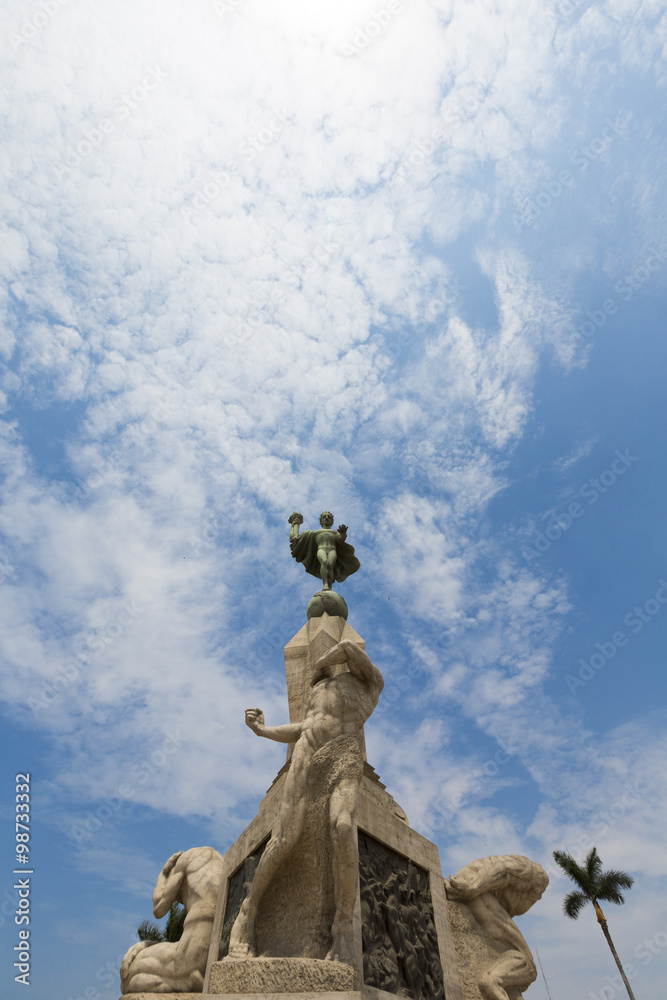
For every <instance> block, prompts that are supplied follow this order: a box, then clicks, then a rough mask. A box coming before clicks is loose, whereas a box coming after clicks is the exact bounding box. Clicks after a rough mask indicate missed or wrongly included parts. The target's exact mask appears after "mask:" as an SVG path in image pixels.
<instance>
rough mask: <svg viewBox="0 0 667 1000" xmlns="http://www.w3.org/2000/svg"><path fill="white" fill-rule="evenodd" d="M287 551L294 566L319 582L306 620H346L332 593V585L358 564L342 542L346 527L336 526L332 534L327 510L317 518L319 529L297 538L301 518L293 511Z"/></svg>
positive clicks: (344, 607) (340, 600)
mask: <svg viewBox="0 0 667 1000" xmlns="http://www.w3.org/2000/svg"><path fill="white" fill-rule="evenodd" d="M288 521H289V523H290V525H291V528H290V551H291V553H292V556H293V557H294V559H296V561H297V562H300V563H302V564H303V566H304V569H305V570H306V573H310V575H311V576H316V577H318V578H319V579H320V580H321V581H322V590H321V591H319V592H318V593H317V594H315V595H314V596H313V598H312V600H311V601H310V602H309V604H308V612H307V614H308V618H319V617H321V616H322V615H323V614H325V613H326V614H329V615H332V616H333V615H338V616H340V617H341V618H347V604H346V603H345V601H344V600H343V598H342V597H341V596H340V594H336V593H334V592H333V591H332V589H331V588H332V585H333V583H334V582H336V583H342V582H343V580H346V579H347V578H348V576H352V574H353V573H356V572H357V570H358V569H359V566H360V563H359V560H358V559H357V557H356V556H355V554H354V549H353V547H352V546H351V545H349V544H348V542H347V541H346V538H347V525H346V524H339V525H338V529H337V530H334V528H333V523H334V517H333V514H332V513H331V511H330V510H325V511H323V512H322V514H321V515H320V527H319V528H318V529H316V530H314V531H309V530H306V531H304V532H303V534H301V535H300V534H299V527H300V525H302V524H303V516H302V515H301V514H299V513H297V512H296V511H294V513H293V514H290V516H289V518H288Z"/></svg>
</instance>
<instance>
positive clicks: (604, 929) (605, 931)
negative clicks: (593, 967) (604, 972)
mask: <svg viewBox="0 0 667 1000" xmlns="http://www.w3.org/2000/svg"><path fill="white" fill-rule="evenodd" d="M594 905H595V909H596V912H597V911H598V910H599V913H598V922H599V924H600V927H601V928H602V933H603V934H604V936H605V937H606V939H607V944H608V945H609V947H610V948H611V953H612V955H613V956H614V961H615V962H616V965H617V966H618V971H619V972H620V973H621V977H622V979H623V982H624V983H625V988H626V990H627V991H628V996H629V997H630V1000H635V995H634V993H633V992H632V989H631V987H630V983H629V982H628V979H627V976H626V975H625V972H624V971H623V966H622V965H621V960H620V958H619V957H618V954H617V952H616V949H615V948H614V942H613V941H612V939H611V934H610V933H609V928H608V927H607V921H606V920H605V918H604V916H602V910H601V909H600V907H599V906H598V905H597V904H594ZM601 916H602V920H600V917H601Z"/></svg>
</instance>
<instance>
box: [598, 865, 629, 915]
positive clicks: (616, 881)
mask: <svg viewBox="0 0 667 1000" xmlns="http://www.w3.org/2000/svg"><path fill="white" fill-rule="evenodd" d="M634 881H635V880H634V879H633V877H632V875H627V874H626V873H625V872H619V871H614V870H611V871H606V872H603V874H602V877H601V879H600V881H599V882H598V884H597V891H596V893H595V894H596V896H597V897H598V899H604V900H605V901H606V902H608V903H616V905H617V906H620V905H621V904H622V903H624V902H625V898H624V896H623V893H622V892H621V889H630V888H631V887H632V886H633V885H634Z"/></svg>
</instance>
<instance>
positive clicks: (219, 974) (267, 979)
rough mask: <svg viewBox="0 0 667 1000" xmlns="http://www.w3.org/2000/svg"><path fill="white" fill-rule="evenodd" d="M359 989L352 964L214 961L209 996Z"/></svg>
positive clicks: (300, 960) (286, 960) (307, 960)
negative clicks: (210, 994)
mask: <svg viewBox="0 0 667 1000" xmlns="http://www.w3.org/2000/svg"><path fill="white" fill-rule="evenodd" d="M358 988H359V977H358V975H357V972H356V970H355V969H353V968H352V966H351V965H344V964H343V963H342V962H328V961H326V960H323V959H317V958H248V959H241V960H237V961H229V960H227V961H224V962H214V963H213V966H212V967H211V975H210V979H209V986H208V990H209V993H212V994H214V995H218V996H220V995H221V994H224V995H225V996H229V995H230V994H232V993H239V994H244V995H246V996H247V995H248V994H268V993H278V994H282V995H284V994H285V993H299V994H301V995H303V994H304V993H316V994H318V995H319V996H322V994H324V993H331V992H333V993H341V992H343V993H346V992H348V991H354V990H357V989H358Z"/></svg>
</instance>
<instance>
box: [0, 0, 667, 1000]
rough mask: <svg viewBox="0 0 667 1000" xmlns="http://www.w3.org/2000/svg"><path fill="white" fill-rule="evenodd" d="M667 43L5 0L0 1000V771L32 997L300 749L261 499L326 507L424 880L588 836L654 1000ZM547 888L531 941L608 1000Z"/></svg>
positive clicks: (565, 978)
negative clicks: (340, 537)
mask: <svg viewBox="0 0 667 1000" xmlns="http://www.w3.org/2000/svg"><path fill="white" fill-rule="evenodd" d="M383 12H384V13H383ZM666 38H667V16H666V15H665V12H664V9H663V6H662V5H661V4H660V3H658V2H656V0H647V2H643V3H639V2H637V0H606V2H598V3H590V2H587V0H582V2H577V0H562V2H558V3H551V2H546V3H537V2H536V0H528V2H526V0H524V2H522V3H519V2H515V0H504V2H503V3H500V4H496V3H493V2H491V0H477V2H475V3H472V2H467V3H464V2H460V0H430V2H424V0H413V2H411V3H407V2H406V0H403V2H396V0H394V2H392V3H391V4H381V3H380V4H378V3H360V2H359V0H355V2H354V3H353V2H352V0H338V2H336V3H335V4H334V3H330V2H323V3H319V4H317V5H313V4H311V3H306V2H305V0H284V2H283V3H282V4H279V5H276V4H271V3H268V2H267V0H229V2H227V3H225V2H224V0H219V2H217V3H214V2H209V0H197V2H195V3H192V2H191V3H187V4H186V3H184V2H179V0H164V2H162V3H161V4H160V5H159V8H157V7H156V5H155V4H148V3H136V2H134V3H129V2H127V0H119V2H118V3H116V4H113V5H105V4H102V3H99V2H98V0H90V2H88V3H86V4H85V5H83V4H81V3H76V2H70V3H61V2H60V0H52V2H47V3H45V5H44V6H40V5H39V4H37V3H26V2H18V0H11V2H9V3H8V4H6V5H5V8H4V12H3V25H2V31H0V45H1V46H2V49H3V55H2V60H1V65H2V66H3V69H2V73H3V75H4V76H5V77H6V81H7V82H6V86H5V88H4V93H5V94H6V95H7V96H6V97H5V116H4V125H3V142H2V153H1V154H0V156H1V157H2V167H3V177H4V179H5V182H4V184H3V187H2V192H1V193H0V199H1V211H0V270H1V272H2V285H1V288H2V293H1V296H0V310H1V311H2V319H1V322H0V355H1V360H2V366H3V367H2V376H1V377H2V381H1V383H0V404H1V405H2V411H3V417H4V420H3V423H2V436H1V439H0V448H1V450H2V468H3V480H2V487H1V489H2V507H0V556H1V560H0V573H1V578H2V584H1V585H0V615H2V619H3V628H2V630H1V631H2V651H1V662H2V673H1V676H0V698H1V703H2V720H3V726H2V736H1V737H0V739H1V740H2V744H1V745H2V751H3V756H4V760H5V785H4V788H5V793H4V794H3V796H2V801H3V803H4V804H3V816H4V817H5V818H6V820H7V822H6V823H5V824H4V832H3V840H2V843H3V845H4V857H5V875H4V886H3V887H2V893H0V894H1V895H2V897H3V905H2V907H0V912H1V914H2V917H1V919H2V935H3V946H2V947H3V954H4V961H5V965H4V969H5V971H4V973H3V975H4V976H5V980H6V982H7V986H6V988H5V995H7V996H11V997H14V996H16V997H18V996H21V995H23V994H22V992H21V991H22V989H23V987H22V986H21V985H20V984H15V983H14V982H13V981H12V974H11V973H12V970H11V968H10V967H11V959H10V957H9V956H10V954H11V949H12V946H13V944H14V943H15V941H14V936H15V931H16V928H15V927H14V925H13V924H12V918H11V913H12V909H11V905H10V904H11V901H12V892H11V886H12V882H11V876H10V875H9V874H8V871H9V862H10V861H11V858H12V857H13V828H12V829H10V826H9V824H10V823H13V816H14V802H13V794H14V792H13V787H14V775H15V774H16V773H18V772H23V771H26V770H28V771H30V773H31V785H32V822H33V827H34V834H33V837H32V840H31V860H32V862H33V865H34V870H35V875H34V877H33V886H32V889H33V894H32V912H31V917H32V921H31V925H30V927H31V932H32V933H31V943H32V946H33V949H34V959H33V966H32V985H31V993H30V995H31V997H32V998H33V1000H57V998H62V1000H69V998H72V1000H76V998H79V997H84V996H85V997H87V1000H98V998H99V1000H102V998H103V997H104V996H105V993H106V990H107V986H108V985H109V981H110V980H111V987H110V991H109V996H110V997H111V996H114V995H116V994H117V993H118V986H119V984H118V977H117V975H116V977H115V978H112V974H113V971H114V968H115V969H116V970H117V967H118V961H117V960H118V958H119V956H122V954H123V953H124V952H125V951H126V949H127V948H128V947H129V946H130V944H132V943H133V941H134V939H135V929H136V926H137V925H138V923H139V922H140V921H141V920H142V919H144V918H146V917H149V916H150V906H151V894H152V889H153V885H154V882H155V879H156V876H157V873H158V872H159V870H160V869H161V867H162V865H163V863H164V861H165V860H166V859H167V858H168V857H169V856H170V855H171V854H172V853H173V852H174V851H177V850H184V849H187V848H189V847H193V846H198V845H204V844H211V845H212V846H214V847H216V848H217V849H219V850H220V851H223V852H224V850H225V849H226V848H227V846H228V845H229V844H230V843H232V842H233V841H234V840H235V839H236V837H237V836H238V834H239V833H240V832H241V830H242V829H243V828H244V826H245V825H246V824H247V823H248V822H249V820H250V819H251V818H252V816H253V815H254V813H255V810H256V808H257V804H258V801H259V799H260V797H261V795H262V794H263V793H264V791H265V789H266V788H267V787H268V785H269V783H270V782H271V780H272V778H273V776H274V774H275V772H276V771H277V770H278V768H279V767H280V765H281V763H282V756H281V753H282V752H281V750H280V748H279V747H276V746H275V745H272V744H271V745H269V744H268V743H267V744H266V745H265V741H259V740H255V739H253V737H252V735H251V734H250V733H249V732H248V730H247V729H245V727H244V725H243V710H244V708H245V707H246V706H247V705H256V704H259V705H262V706H263V707H264V710H265V712H266V716H267V720H269V721H272V722H273V721H275V722H281V721H285V720H286V717H287V705H286V696H285V695H286V692H285V681H284V665H283V662H282V652H281V649H282V646H283V645H284V643H285V642H286V641H287V640H288V639H289V638H290V637H291V635H293V634H294V633H295V632H296V631H297V630H298V629H299V628H300V627H301V625H302V624H303V621H304V619H305V607H306V604H307V601H308V599H309V597H310V595H311V594H312V592H313V581H312V580H311V578H309V577H307V576H306V575H305V574H304V573H303V571H302V570H301V568H300V567H298V566H297V565H296V564H295V563H294V562H293V560H292V559H291V558H290V554H289V547H288V535H289V526H288V524H287V517H288V515H289V514H290V513H291V511H292V510H294V509H296V510H300V511H302V512H303V514H304V517H305V523H306V526H312V525H313V524H316V523H317V517H318V516H319V513H320V512H321V511H322V510H323V509H326V508H330V509H331V510H332V511H333V512H334V515H335V517H336V522H337V523H338V522H341V521H343V522H345V523H346V524H348V525H349V540H350V541H351V543H352V544H353V545H354V546H355V548H356V552H357V554H358V556H359V558H360V560H361V570H360V571H359V573H357V574H356V575H355V576H354V577H352V578H350V579H349V580H348V581H347V582H346V583H345V584H344V585H343V586H342V588H341V589H342V592H343V594H344V596H345V598H346V600H347V603H348V605H349V608H350V622H351V624H352V625H353V626H354V627H355V628H356V629H357V631H358V632H359V633H360V634H361V635H362V636H363V637H364V638H365V640H366V643H367V649H368V651H369V652H370V654H371V656H372V657H373V659H374V661H375V662H377V664H378V666H379V667H380V668H381V669H382V671H383V673H384V675H385V678H386V689H385V695H384V700H383V702H382V704H381V705H380V707H379V708H378V711H377V713H376V716H375V718H374V719H373V720H371V722H370V723H369V725H368V726H367V743H368V748H369V759H370V761H371V763H372V764H373V765H374V767H375V768H376V770H377V771H378V773H379V774H380V776H381V778H382V780H383V781H384V782H385V784H386V785H387V787H388V788H389V790H390V791H391V793H392V794H393V795H394V797H395V798H396V799H397V801H398V802H399V803H400V804H401V805H402V806H403V807H404V809H405V810H406V812H407V813H408V816H409V817H410V820H411V823H412V825H413V826H414V827H415V828H416V829H417V830H419V831H420V832H422V833H423V834H424V835H426V836H428V837H429V838H430V839H432V840H434V841H435V842H436V843H437V844H438V846H439V849H440V855H441V859H442V867H443V870H444V872H445V874H449V873H450V872H452V873H454V872H456V871H457V870H458V869H459V868H461V867H462V866H463V865H464V864H466V863H467V862H468V861H470V860H473V859H474V858H477V857H481V856H485V855H489V854H500V853H520V854H526V855H528V856H530V857H531V858H533V859H534V860H536V861H539V862H541V863H543V864H545V865H547V866H548V865H549V862H550V859H551V854H552V851H553V850H554V849H566V848H567V849H570V850H572V851H573V852H574V853H575V854H576V855H577V856H579V857H582V856H583V854H584V853H585V851H586V849H587V848H588V847H589V846H592V844H595V845H596V846H597V847H598V850H599V852H600V854H601V856H602V858H603V861H604V863H605V865H606V866H608V867H614V868H621V869H625V870H627V871H629V872H631V873H632V874H633V876H634V877H635V879H636V884H635V887H634V888H633V889H632V890H631V891H630V892H629V893H628V896H627V902H626V905H625V906H624V907H622V908H620V909H616V908H613V909H610V912H609V913H608V916H609V919H610V929H611V932H612V935H613V936H614V939H615V941H616V944H617V947H618V950H619V952H620V954H621V957H622V959H623V960H624V961H625V962H626V963H627V965H630V966H632V968H633V970H634V972H633V986H634V989H635V993H636V995H637V996H638V997H640V996H641V997H642V998H643V1000H661V998H662V995H663V992H664V990H663V989H661V986H662V984H663V983H664V980H665V975H666V969H667V946H665V945H664V941H666V940H667V936H666V934H665V931H666V930H667V914H666V913H665V907H664V898H665V890H666V889H667V884H666V881H667V879H666V876H667V869H666V862H665V852H664V848H663V847H662V841H663V839H664V838H663V836H662V831H663V830H664V829H665V826H666V823H667V814H666V811H665V800H666V797H665V771H666V768H665V750H666V742H667V741H666V739H665V714H666V713H665V703H664V695H665V686H666V685H665V680H664V670H663V663H662V657H663V650H664V647H665V634H666V626H667V604H664V605H663V603H662V602H661V599H660V598H661V596H667V588H665V589H664V590H663V589H662V587H663V584H662V583H661V581H662V580H667V550H666V546H665V529H664V526H663V525H664V517H663V511H664V494H665V485H666V483H665V479H666V477H665V471H664V470H665V434H664V424H665V404H664V398H665V393H664V372H665V360H666V358H665V353H666V350H667V348H666V347H665V338H664V315H665V298H666V296H665V290H666V278H667V230H666V227H665V208H664V206H665V201H666V199H665V191H664V144H665V138H664V120H665V85H666V83H667V74H666V72H665V61H664V52H665V41H666ZM656 595H658V596H656ZM54 681H55V682H56V686H55V687H54ZM58 687H60V690H56V689H57V688H58ZM499 760H500V761H502V763H500V764H499V763H498V761H499ZM120 788H123V789H125V792H123V793H119V789H120ZM100 816H101V817H102V820H100V818H99V817H100ZM567 889H568V885H567V882H566V881H565V880H564V879H562V878H558V876H557V875H555V876H554V877H552V882H551V886H550V888H549V889H548V891H547V893H546V894H545V896H544V898H543V900H542V901H541V902H540V904H539V905H538V906H536V907H535V908H534V910H533V911H531V913H529V914H528V915H526V916H525V917H524V918H523V919H522V921H521V926H522V928H523V929H524V932H525V934H526V937H527V939H528V941H529V943H530V944H531V946H532V947H533V948H537V949H538V951H539V954H540V958H541V960H542V964H543V966H544V970H545V973H546V976H547V980H548V983H549V988H550V990H551V995H552V997H553V1000H558V998H559V997H560V998H565V997H567V998H568V1000H577V998H581V1000H591V997H607V1000H610V998H611V996H612V992H613V990H614V987H613V986H612V985H610V984H609V982H608V981H607V979H606V978H605V977H606V976H611V977H613V975H614V973H615V968H614V965H613V961H612V959H611V956H610V955H609V953H608V949H607V946H606V943H605V942H604V940H603V938H602V935H601V934H600V932H599V929H598V927H597V926H596V924H595V920H594V918H593V913H592V912H590V913H588V912H585V913H584V914H583V915H582V916H581V917H580V918H579V921H578V923H577V924H576V925H575V924H573V923H572V922H570V921H566V919H565V918H564V917H563V916H562V915H561V912H560V907H561V900H562V897H563V895H564V894H565V892H566V891H567ZM7 892H9V899H8V897H7V895H6V893H7ZM644 942H649V945H648V946H647V945H645V944H644ZM647 947H648V950H646V949H647ZM651 949H652V950H651ZM647 956H648V958H647ZM86 991H88V992H87V993H86ZM529 995H530V996H531V997H534V998H535V1000H537V998H542V997H546V990H545V985H544V982H543V981H542V979H540V980H538V982H537V983H536V984H535V985H534V986H533V987H531V992H530V994H529ZM613 995H619V996H620V995H621V994H620V993H613Z"/></svg>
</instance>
